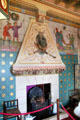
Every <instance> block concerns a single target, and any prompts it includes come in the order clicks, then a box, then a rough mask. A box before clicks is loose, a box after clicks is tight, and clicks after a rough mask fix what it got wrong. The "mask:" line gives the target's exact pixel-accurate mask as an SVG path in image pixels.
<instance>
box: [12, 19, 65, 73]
mask: <svg viewBox="0 0 80 120" xmlns="http://www.w3.org/2000/svg"><path fill="white" fill-rule="evenodd" d="M64 69H65V65H64V63H63V62H62V60H61V57H60V55H59V52H58V49H57V47H56V42H55V40H54V39H53V38H52V35H51V33H50V30H49V27H48V23H47V22H44V23H40V22H36V20H35V19H31V21H30V24H29V27H28V29H27V32H26V34H25V37H24V40H23V43H22V46H21V49H20V51H19V54H18V56H17V59H16V62H15V63H14V64H13V66H12V71H13V73H14V74H29V75H30V74H53V73H59V72H61V71H63V70H64Z"/></svg>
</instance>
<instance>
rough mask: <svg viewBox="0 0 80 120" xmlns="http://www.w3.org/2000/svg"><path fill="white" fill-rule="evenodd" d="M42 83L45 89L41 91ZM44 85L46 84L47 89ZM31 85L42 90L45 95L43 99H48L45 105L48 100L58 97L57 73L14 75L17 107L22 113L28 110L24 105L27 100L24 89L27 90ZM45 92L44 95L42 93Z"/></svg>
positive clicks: (53, 100)
mask: <svg viewBox="0 0 80 120" xmlns="http://www.w3.org/2000/svg"><path fill="white" fill-rule="evenodd" d="M19 83H20V84H19ZM32 84H33V86H32ZM44 85H45V91H43V88H44ZM46 86H48V87H47V88H48V89H47V90H46ZM33 87H39V88H40V90H41V91H43V92H42V93H43V96H44V97H45V98H43V101H48V102H46V104H47V105H48V104H50V103H49V102H56V99H58V98H59V75H58V74H54V75H34V76H16V98H17V99H18V101H19V109H20V111H21V112H22V113H24V112H28V111H30V110H29V109H28V108H27V105H26V103H27V102H28V101H27V94H26V93H27V92H26V89H28V91H29V90H30V89H29V88H33ZM46 91H47V92H46ZM45 92H46V93H47V94H46V96H45V95H44V94H45ZM46 104H44V106H46ZM32 110H34V109H32Z"/></svg>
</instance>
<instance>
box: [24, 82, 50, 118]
mask: <svg viewBox="0 0 80 120" xmlns="http://www.w3.org/2000/svg"><path fill="white" fill-rule="evenodd" d="M50 87H51V85H50V83H47V84H39V85H30V86H27V87H26V93H27V111H28V112H32V111H35V110H39V109H41V108H44V107H46V106H48V105H50V104H51V88H50ZM50 114H51V108H48V109H46V110H43V111H40V112H38V113H35V114H34V116H36V117H37V119H41V118H44V117H47V116H49V115H50Z"/></svg>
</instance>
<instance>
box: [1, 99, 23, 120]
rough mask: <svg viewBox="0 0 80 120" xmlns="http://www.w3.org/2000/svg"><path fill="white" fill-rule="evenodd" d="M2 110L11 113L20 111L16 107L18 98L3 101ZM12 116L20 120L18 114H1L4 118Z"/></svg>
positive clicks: (5, 119)
mask: <svg viewBox="0 0 80 120" xmlns="http://www.w3.org/2000/svg"><path fill="white" fill-rule="evenodd" d="M3 112H4V113H13V114H16V113H17V114H18V113H20V111H19V108H18V99H16V100H10V101H4V102H3ZM14 117H17V119H18V120H21V116H20V115H14V116H13V115H3V119H4V120H7V119H10V118H14Z"/></svg>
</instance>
